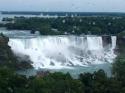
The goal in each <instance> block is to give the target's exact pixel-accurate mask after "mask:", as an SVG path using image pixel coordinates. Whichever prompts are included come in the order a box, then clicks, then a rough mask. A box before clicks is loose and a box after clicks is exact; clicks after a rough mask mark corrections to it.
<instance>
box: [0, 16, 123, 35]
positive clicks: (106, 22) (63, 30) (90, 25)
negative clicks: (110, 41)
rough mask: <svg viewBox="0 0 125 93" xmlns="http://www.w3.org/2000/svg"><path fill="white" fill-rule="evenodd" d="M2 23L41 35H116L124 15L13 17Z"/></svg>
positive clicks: (119, 30) (11, 27) (5, 19)
mask: <svg viewBox="0 0 125 93" xmlns="http://www.w3.org/2000/svg"><path fill="white" fill-rule="evenodd" d="M3 22H4V24H0V26H1V27H3V26H4V27H6V28H7V29H9V30H12V29H17V30H31V32H32V33H34V32H35V31H39V32H40V33H41V34H42V35H64V34H75V35H81V34H92V35H117V34H118V33H120V32H123V31H125V17H117V16H116V17H115V16H112V17H111V16H101V17H57V18H39V17H31V18H25V17H15V18H14V19H11V18H4V19H3Z"/></svg>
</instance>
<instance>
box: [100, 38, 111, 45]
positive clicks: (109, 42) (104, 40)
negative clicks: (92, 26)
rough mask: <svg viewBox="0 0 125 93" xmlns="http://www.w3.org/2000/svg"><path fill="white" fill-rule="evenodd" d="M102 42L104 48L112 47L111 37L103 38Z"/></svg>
mask: <svg viewBox="0 0 125 93" xmlns="http://www.w3.org/2000/svg"><path fill="white" fill-rule="evenodd" d="M102 41H103V47H110V46H111V43H112V40H111V36H102Z"/></svg>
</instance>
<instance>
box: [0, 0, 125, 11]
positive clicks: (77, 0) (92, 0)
mask: <svg viewBox="0 0 125 93" xmlns="http://www.w3.org/2000/svg"><path fill="white" fill-rule="evenodd" d="M0 10H8V11H79V12H125V0H0Z"/></svg>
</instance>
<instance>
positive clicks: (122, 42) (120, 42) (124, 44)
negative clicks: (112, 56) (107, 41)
mask: <svg viewBox="0 0 125 93" xmlns="http://www.w3.org/2000/svg"><path fill="white" fill-rule="evenodd" d="M117 50H118V52H119V53H120V54H122V55H123V56H124V57H125V37H118V39H117Z"/></svg>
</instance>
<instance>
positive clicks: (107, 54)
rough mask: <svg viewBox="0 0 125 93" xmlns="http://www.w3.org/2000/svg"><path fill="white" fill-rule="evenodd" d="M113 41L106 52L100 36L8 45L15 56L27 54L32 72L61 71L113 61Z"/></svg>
mask: <svg viewBox="0 0 125 93" xmlns="http://www.w3.org/2000/svg"><path fill="white" fill-rule="evenodd" d="M116 39H117V38H116V37H115V36H112V37H111V41H112V43H111V47H110V48H109V49H107V50H105V49H104V47H103V40H102V37H101V36H84V37H82V36H81V37H78V36H37V37H34V38H11V39H10V41H9V45H10V46H11V48H12V50H13V51H14V53H15V54H17V55H19V54H24V55H28V56H29V58H30V60H31V61H33V66H34V67H35V68H36V69H38V68H62V67H71V66H72V67H73V66H86V65H91V64H102V63H105V62H109V63H111V62H113V59H114V58H115V57H116V55H115V54H114V49H115V47H116Z"/></svg>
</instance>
